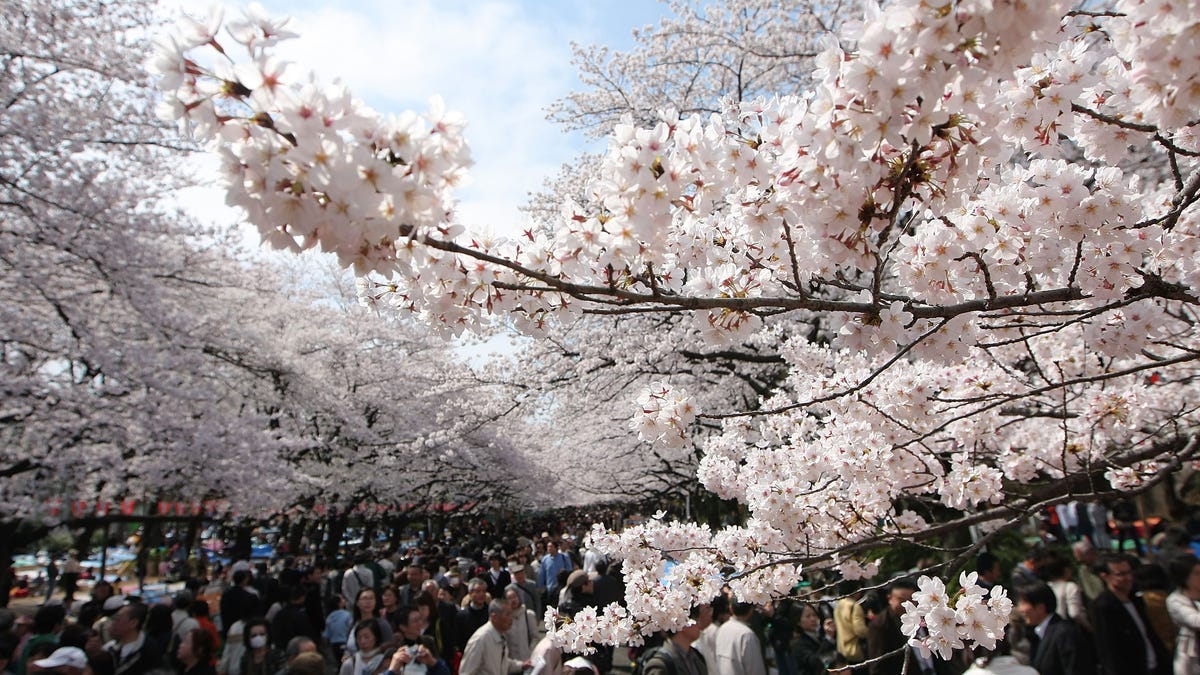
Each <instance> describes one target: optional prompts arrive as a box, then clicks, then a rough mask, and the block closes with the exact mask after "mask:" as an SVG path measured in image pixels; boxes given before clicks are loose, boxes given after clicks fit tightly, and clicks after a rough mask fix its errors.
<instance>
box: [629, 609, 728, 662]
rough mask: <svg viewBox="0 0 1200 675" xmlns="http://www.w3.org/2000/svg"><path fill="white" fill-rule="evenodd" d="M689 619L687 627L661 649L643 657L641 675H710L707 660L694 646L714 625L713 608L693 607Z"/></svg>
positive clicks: (676, 633)
mask: <svg viewBox="0 0 1200 675" xmlns="http://www.w3.org/2000/svg"><path fill="white" fill-rule="evenodd" d="M688 617H689V618H691V621H690V622H689V623H688V625H686V626H684V627H683V628H681V629H679V630H678V631H677V632H675V633H671V634H670V636H669V637H668V638H667V640H665V641H664V642H663V644H662V647H659V648H658V649H655V650H654V651H653V652H651V653H650V654H648V655H645V656H644V659H645V661H644V665H643V666H642V675H704V674H705V673H707V672H708V665H707V664H706V663H705V661H704V656H703V655H701V654H700V652H698V651H696V648H695V647H693V646H692V645H693V644H695V642H696V640H698V639H700V633H702V632H703V631H704V629H705V628H707V627H708V626H709V625H711V624H712V606H711V605H707V604H704V605H698V606H695V607H692V609H691V611H690V612H689V613H688Z"/></svg>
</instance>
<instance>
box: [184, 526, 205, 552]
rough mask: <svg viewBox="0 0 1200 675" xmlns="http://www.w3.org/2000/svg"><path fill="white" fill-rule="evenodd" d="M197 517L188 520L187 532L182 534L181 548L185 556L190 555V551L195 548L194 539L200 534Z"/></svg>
mask: <svg viewBox="0 0 1200 675" xmlns="http://www.w3.org/2000/svg"><path fill="white" fill-rule="evenodd" d="M200 523H201V520H200V519H199V518H193V519H192V520H191V521H189V522H188V526H187V533H186V534H184V535H183V550H184V551H186V552H187V557H191V555H192V551H194V550H195V549H196V539H197V538H198V537H199V536H200Z"/></svg>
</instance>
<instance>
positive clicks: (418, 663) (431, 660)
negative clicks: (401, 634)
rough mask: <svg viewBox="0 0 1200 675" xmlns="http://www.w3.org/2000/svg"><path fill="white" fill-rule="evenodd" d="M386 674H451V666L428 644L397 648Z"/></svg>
mask: <svg viewBox="0 0 1200 675" xmlns="http://www.w3.org/2000/svg"><path fill="white" fill-rule="evenodd" d="M384 675H450V666H448V665H446V662H445V660H443V659H440V658H437V656H436V655H435V654H434V653H433V652H432V651H430V648H429V645H428V644H414V645H409V646H407V647H403V648H401V649H397V650H396V651H395V653H393V654H392V659H391V662H390V663H389V664H388V668H387V670H386V671H384Z"/></svg>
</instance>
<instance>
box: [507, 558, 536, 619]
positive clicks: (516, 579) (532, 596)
mask: <svg viewBox="0 0 1200 675" xmlns="http://www.w3.org/2000/svg"><path fill="white" fill-rule="evenodd" d="M508 571H509V572H510V573H511V574H512V580H513V583H514V584H516V585H517V588H518V589H520V592H521V604H523V605H525V607H526V608H527V609H531V610H533V613H534V614H536V615H537V616H539V617H540V616H542V615H543V612H542V603H541V594H539V593H538V588H537V584H535V583H534V582H533V581H532V580H530V579H529V578H528V577H527V576H526V572H525V566H524V565H522V564H521V563H513V564H511V565H509V566H508Z"/></svg>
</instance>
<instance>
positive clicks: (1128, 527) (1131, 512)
mask: <svg viewBox="0 0 1200 675" xmlns="http://www.w3.org/2000/svg"><path fill="white" fill-rule="evenodd" d="M1112 519H1113V526H1114V529H1115V530H1116V533H1117V550H1118V551H1124V550H1125V540H1126V539H1130V540H1132V541H1133V546H1134V548H1136V549H1137V554H1138V557H1141V556H1144V555H1146V547H1145V545H1144V544H1143V543H1142V538H1141V537H1140V536H1138V531H1137V521H1138V509H1137V505H1136V504H1134V503H1133V500H1132V499H1129V498H1128V497H1122V498H1121V499H1118V500H1117V501H1116V502H1114V503H1113V506H1112Z"/></svg>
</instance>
